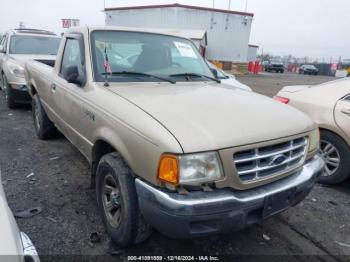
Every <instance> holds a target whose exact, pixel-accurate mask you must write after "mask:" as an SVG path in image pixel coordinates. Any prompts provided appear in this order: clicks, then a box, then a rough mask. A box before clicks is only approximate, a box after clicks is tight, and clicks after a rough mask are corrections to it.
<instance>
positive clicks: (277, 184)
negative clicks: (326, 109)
mask: <svg viewBox="0 0 350 262" xmlns="http://www.w3.org/2000/svg"><path fill="white" fill-rule="evenodd" d="M99 43H105V45H106V46H108V47H109V54H110V53H111V52H113V51H115V52H119V53H120V54H121V55H122V56H123V57H127V54H126V53H128V55H131V52H134V53H135V54H138V58H137V59H136V61H135V62H134V63H133V64H132V65H130V66H128V67H126V66H125V63H122V64H119V63H118V62H116V64H112V63H110V62H109V59H108V54H107V52H106V48H103V47H102V48H101V47H100V48H99ZM124 53H125V54H124ZM172 58H176V63H174V62H173V59H172ZM150 61H151V62H150ZM25 75H26V80H27V86H28V87H29V92H30V94H31V96H32V98H33V104H32V108H33V119H34V126H35V130H36V134H37V136H38V137H39V138H40V139H48V138H50V137H52V136H54V135H55V129H56V128H58V129H59V130H60V131H61V132H62V133H63V134H64V135H65V136H66V137H67V138H68V139H69V140H70V141H71V142H72V143H73V144H74V145H75V146H76V147H77V148H78V149H79V150H80V152H82V154H83V155H84V156H85V157H86V158H87V160H88V162H89V163H90V165H91V170H92V176H91V181H92V184H93V185H94V186H95V187H96V197H97V202H98V206H99V210H100V212H101V215H102V220H103V222H104V224H105V226H106V229H107V231H108V233H109V234H110V236H111V237H112V239H113V240H114V241H115V242H116V243H117V244H118V245H120V246H128V245H132V244H135V243H139V242H141V241H143V240H145V239H146V238H147V237H148V236H149V235H150V233H151V228H152V227H154V228H156V229H158V230H159V231H160V232H162V233H164V234H166V235H168V236H170V237H173V238H189V237H199V236H205V235H211V234H219V233H226V234H227V233H230V232H232V231H236V230H239V229H242V228H244V227H246V226H248V225H251V224H253V223H256V222H259V221H262V220H263V219H266V218H268V217H270V216H272V215H274V214H277V213H279V212H281V211H283V210H285V209H286V208H288V207H290V206H294V205H296V204H297V203H298V202H300V201H301V200H303V199H304V198H305V196H306V195H307V194H308V193H309V192H310V190H311V189H312V187H313V185H314V183H315V181H316V180H317V178H318V176H319V175H320V174H321V173H322V172H323V168H324V162H323V160H322V159H321V158H320V157H319V156H318V155H317V148H318V144H319V131H318V128H317V126H316V125H315V124H314V123H313V122H312V121H311V119H310V118H309V117H307V116H306V115H305V114H304V113H302V112H300V111H298V110H296V109H293V108H291V107H286V106H284V105H282V104H280V103H277V102H275V101H274V100H272V99H270V98H268V97H265V96H262V95H259V94H256V93H253V92H247V91H245V90H242V89H239V88H221V87H222V86H225V84H222V83H220V81H218V80H217V79H215V78H214V75H213V73H212V71H211V70H210V68H209V67H208V65H207V63H206V62H205V60H204V59H203V58H202V57H201V55H200V53H199V51H198V50H197V48H196V46H195V45H194V44H193V43H192V41H191V40H189V39H186V38H182V37H178V36H173V35H166V34H160V33H156V32H152V31H150V30H149V31H143V29H136V28H133V29H127V28H118V27H77V28H73V29H70V30H68V31H67V32H66V34H65V36H64V37H63V39H62V43H61V46H60V49H59V53H58V55H57V60H56V63H55V67H54V68H52V67H50V66H48V65H45V64H43V63H40V62H38V61H28V62H27V63H26V67H25ZM276 123H278V124H276Z"/></svg>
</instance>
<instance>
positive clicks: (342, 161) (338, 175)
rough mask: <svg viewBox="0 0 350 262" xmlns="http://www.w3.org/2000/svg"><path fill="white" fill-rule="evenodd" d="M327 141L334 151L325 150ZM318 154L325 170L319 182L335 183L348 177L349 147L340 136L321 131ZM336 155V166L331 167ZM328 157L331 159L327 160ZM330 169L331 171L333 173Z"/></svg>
mask: <svg viewBox="0 0 350 262" xmlns="http://www.w3.org/2000/svg"><path fill="white" fill-rule="evenodd" d="M327 143H328V144H330V145H332V146H333V147H334V148H335V150H336V151H333V152H331V150H325V149H326V148H325V147H326V145H327ZM327 152H328V153H327ZM330 152H331V153H330ZM320 154H321V156H322V158H323V159H324V160H325V162H326V169H325V172H324V173H323V175H322V176H321V177H320V178H319V182H320V183H321V184H328V185H335V184H339V183H341V182H343V181H344V180H346V179H347V178H348V177H349V175H350V162H349V160H348V159H349V157H350V148H349V147H348V145H347V144H346V142H345V141H344V140H343V139H342V138H341V137H340V136H338V135H336V134H334V133H332V132H329V131H321V147H320ZM337 155H338V156H339V164H338V167H337V168H336V169H332V168H335V166H334V165H335V164H336V163H337V162H335V160H334V159H336V157H337ZM330 159H331V160H332V161H329V160H330ZM331 171H333V173H332V172H331Z"/></svg>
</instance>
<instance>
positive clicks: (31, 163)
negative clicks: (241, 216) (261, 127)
mask: <svg viewBox="0 0 350 262" xmlns="http://www.w3.org/2000/svg"><path fill="white" fill-rule="evenodd" d="M330 79H333V78H329V77H320V76H316V77H315V76H299V75H288V74H284V75H278V74H263V75H259V76H243V77H239V80H240V81H242V82H243V83H245V84H248V85H249V86H251V87H252V88H253V89H254V90H255V91H256V92H260V93H263V94H265V95H269V96H272V95H274V94H276V92H277V91H278V90H279V89H280V88H281V87H282V86H285V85H292V84H305V83H309V84H315V83H321V82H325V81H328V80H330ZM0 95H1V92H0ZM0 145H1V146H0V168H1V172H2V178H3V184H4V188H5V191H6V193H7V198H8V202H9V206H10V207H11V208H12V210H13V211H14V212H17V211H21V210H25V209H28V208H31V207H37V206H39V207H41V208H42V212H41V213H40V214H39V215H36V216H34V217H32V218H28V219H17V222H18V225H19V227H20V228H21V230H22V231H24V232H26V233H27V234H28V235H29V236H30V237H31V239H32V240H33V242H34V244H35V245H36V247H37V249H38V252H39V254H40V255H41V259H42V261H72V260H73V259H75V261H77V260H79V259H80V260H84V261H85V260H89V261H97V260H100V261H109V260H111V261H119V260H124V261H127V256H135V255H153V256H156V255H164V256H165V255H174V256H177V255H185V254H186V255H207V256H209V255H210V256H219V258H220V259H221V260H222V261H223V260H227V261H231V260H232V259H233V256H235V258H240V259H244V260H249V261H255V260H256V259H257V257H251V255H254V256H260V255H264V257H259V259H260V260H261V259H263V260H269V261H280V260H281V259H283V260H286V261H295V260H298V261H350V234H349V232H350V217H349V216H350V198H349V195H350V187H349V186H350V184H349V183H348V182H347V183H344V185H341V186H338V187H324V186H320V185H317V186H316V187H315V189H314V190H313V191H312V193H311V194H310V195H309V196H308V197H307V199H306V200H305V201H303V202H302V203H301V204H299V205H298V206H296V207H294V208H291V209H289V210H288V211H286V212H284V213H283V214H281V215H278V216H276V217H273V218H271V219H269V220H267V221H266V222H264V223H263V224H259V225H256V226H252V227H249V228H247V229H245V230H243V231H240V232H237V233H234V234H232V235H230V236H214V237H209V238H201V239H194V240H172V239H169V238H167V237H164V236H162V235H161V234H160V233H158V232H154V233H153V235H152V237H151V238H150V239H149V240H148V241H146V242H145V243H142V244H140V245H138V246H135V247H132V248H130V249H127V250H120V249H118V247H116V246H114V245H113V244H112V243H111V241H110V239H109V237H108V236H107V234H106V232H105V231H104V228H103V226H102V224H101V219H100V217H99V215H98V212H97V206H96V201H95V195H94V190H92V189H90V187H89V186H90V184H89V182H90V180H89V172H90V170H89V167H88V163H87V162H86V161H85V159H84V158H83V157H82V155H81V154H80V153H79V152H78V151H77V150H76V149H75V148H74V147H73V146H72V145H71V144H70V143H69V142H68V141H67V140H66V139H65V138H64V137H63V136H60V137H58V138H55V139H52V140H48V141H40V140H38V139H37V138H36V136H35V134H34V130H33V123H32V117H31V111H30V108H29V107H22V108H19V109H16V110H8V109H7V108H6V106H5V105H4V100H3V99H2V97H1V99H0ZM93 232H97V233H98V234H99V236H100V237H101V239H100V241H99V242H98V243H91V242H90V240H89V237H90V234H91V233H93ZM119 252H121V255H117V254H118V253H119ZM111 255H114V256H111ZM247 255H250V256H247Z"/></svg>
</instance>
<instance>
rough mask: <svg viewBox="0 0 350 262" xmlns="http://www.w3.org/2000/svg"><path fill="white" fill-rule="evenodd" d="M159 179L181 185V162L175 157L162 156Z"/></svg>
mask: <svg viewBox="0 0 350 262" xmlns="http://www.w3.org/2000/svg"><path fill="white" fill-rule="evenodd" d="M158 179H159V180H160V181H163V182H166V183H170V184H173V185H177V184H178V183H179V161H178V159H177V157H176V156H175V155H169V154H164V155H162V157H161V158H160V162H159V167H158Z"/></svg>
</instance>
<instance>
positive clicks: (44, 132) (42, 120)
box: [32, 94, 57, 140]
mask: <svg viewBox="0 0 350 262" xmlns="http://www.w3.org/2000/svg"><path fill="white" fill-rule="evenodd" d="M32 114H33V120H34V127H35V132H36V135H37V136H38V137H39V138H40V139H42V140H45V139H48V138H51V137H54V136H55V135H56V132H57V129H56V127H55V125H54V124H53V123H52V122H51V120H50V119H49V117H48V116H47V114H46V112H45V110H44V108H43V106H42V105H41V102H40V97H39V95H38V94H35V95H34V96H33V99H32Z"/></svg>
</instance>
